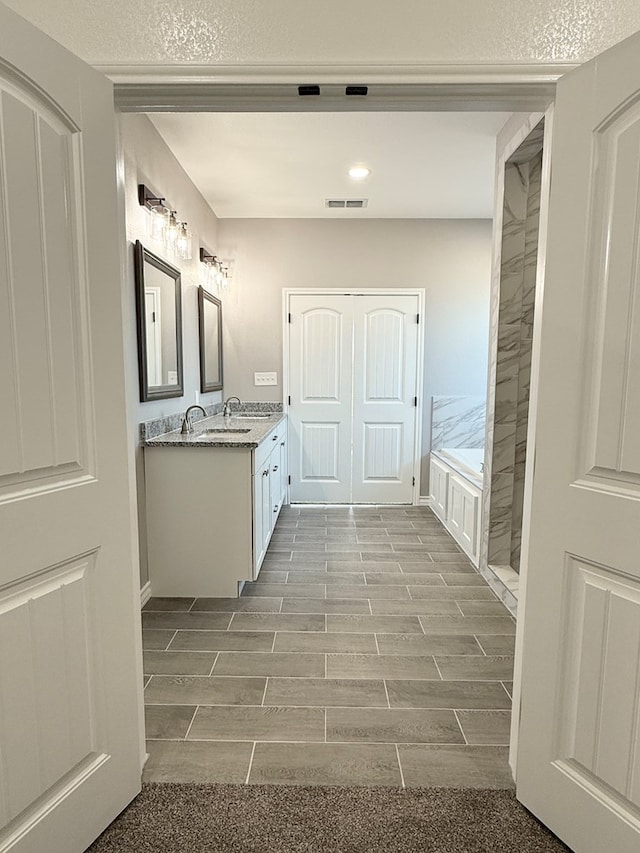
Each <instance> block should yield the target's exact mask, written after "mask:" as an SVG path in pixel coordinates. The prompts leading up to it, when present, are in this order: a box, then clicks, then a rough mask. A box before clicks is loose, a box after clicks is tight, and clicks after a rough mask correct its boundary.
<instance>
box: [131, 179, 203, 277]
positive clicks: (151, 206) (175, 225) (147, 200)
mask: <svg viewBox="0 0 640 853" xmlns="http://www.w3.org/2000/svg"><path fill="white" fill-rule="evenodd" d="M138 202H139V203H140V205H141V206H142V207H144V209H145V210H146V212H147V235H148V236H149V237H150V238H151V239H152V240H156V241H157V242H159V243H162V244H163V245H164V247H165V249H166V251H167V252H168V253H169V254H171V255H176V256H177V257H178V258H182V259H183V260H185V261H188V260H189V259H190V258H191V257H192V236H191V232H190V231H189V229H188V228H187V223H186V222H180V221H179V220H178V216H177V213H178V212H177V211H176V210H172V209H171V206H170V205H169V204H168V203H167V201H166V199H165V198H164V197H162V196H160V195H159V194H158V193H156V192H154V191H153V190H150V189H149V187H147V186H145V185H144V184H138Z"/></svg>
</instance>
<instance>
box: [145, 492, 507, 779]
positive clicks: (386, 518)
mask: <svg viewBox="0 0 640 853" xmlns="http://www.w3.org/2000/svg"><path fill="white" fill-rule="evenodd" d="M344 537H348V541H347V540H346V539H345V538H344ZM373 537H375V539H374V538H373ZM310 546H313V547H312V550H306V549H307V548H308V547H310ZM334 548H340V549H341V550H333V549H334ZM347 549H348V550H347ZM272 576H273V579H275V581H276V582H275V583H272V582H271V581H272ZM248 604H250V605H251V606H250V607H247V606H245V605H248ZM354 605H355V606H354ZM474 605H475V606H474ZM483 608H484V609H483ZM485 611H486V612H485ZM290 614H291V615H290ZM195 616H197V617H198V619H202V618H205V620H206V618H210V619H211V620H212V621H211V625H210V626H209V627H206V626H204V625H202V624H200V622H197V623H194V621H193V620H194V617H195ZM160 624H162V625H169V624H170V625H171V627H168V628H159V627H158V625H160ZM143 628H144V630H143V635H144V645H145V648H148V649H149V651H147V652H145V666H144V671H145V673H146V679H148V681H147V684H146V691H145V694H146V712H147V720H148V733H149V746H148V752H149V754H150V756H151V758H150V760H149V762H148V763H147V765H146V768H145V779H146V780H147V781H173V782H218V783H248V784H255V783H265V784H275V783H285V784H294V785H295V784H315V785H320V784H333V785H392V786H395V787H398V786H400V785H402V786H407V787H412V786H420V785H423V784H427V781H425V773H427V772H430V773H431V777H430V780H429V781H428V784H433V785H443V786H448V787H467V786H469V785H470V784H471V785H477V786H479V787H510V786H511V784H512V783H511V775H510V771H509V768H508V762H507V754H508V749H507V743H508V718H509V707H510V704H511V700H510V694H509V692H508V689H507V686H506V685H507V684H508V683H509V682H510V680H511V673H512V667H513V644H514V629H515V625H514V621H513V619H512V618H511V617H510V616H509V614H508V612H507V611H506V610H504V609H503V608H501V606H500V604H499V602H498V601H497V599H496V597H495V596H494V595H493V593H492V592H491V591H490V590H489V589H488V588H487V587H486V585H485V584H484V583H483V581H482V579H481V578H480V577H479V575H478V574H477V572H476V571H475V570H474V569H473V567H472V566H471V564H470V563H469V562H468V560H467V559H466V557H465V556H464V555H463V554H462V553H461V551H460V550H459V548H458V547H457V545H456V543H455V542H454V541H453V540H452V539H451V537H450V536H449V535H448V534H447V533H446V532H445V531H444V530H443V529H442V526H441V525H440V523H439V522H438V520H437V519H436V518H435V516H434V515H433V514H432V513H431V511H430V510H429V509H427V508H426V507H411V508H409V507H384V506H375V507H374V506H371V507H335V506H331V507H317V508H311V507H304V506H302V507H295V506H294V507H284V508H283V510H282V512H281V515H280V518H279V521H278V523H277V526H276V529H275V532H274V536H273V539H272V543H271V546H270V548H269V550H268V552H267V557H266V560H265V563H264V565H263V568H262V571H261V574H260V576H259V579H258V581H257V582H255V583H252V584H247V585H246V587H245V589H244V591H243V595H242V597H241V598H239V599H219V598H218V599H213V598H208V599H206V598H200V599H151V600H150V601H149V602H148V603H147V604H146V605H145V608H144V613H143ZM185 650H187V651H185ZM477 744H482V746H481V747H479V746H477ZM430 749H438V761H437V762H432V761H431V760H430V759H429V758H428V755H430V753H429V750H430ZM479 749H481V750H482V751H483V752H482V761H481V762H480V763H479V761H478V757H479V753H478V750H479ZM218 759H220V760H218ZM425 761H428V762H429V764H428V767H430V768H431V770H430V771H428V770H427V769H425V768H426V765H425V764H424V762H425ZM471 767H474V768H475V771H474V775H473V779H472V780H471V781H470V777H469V768H471Z"/></svg>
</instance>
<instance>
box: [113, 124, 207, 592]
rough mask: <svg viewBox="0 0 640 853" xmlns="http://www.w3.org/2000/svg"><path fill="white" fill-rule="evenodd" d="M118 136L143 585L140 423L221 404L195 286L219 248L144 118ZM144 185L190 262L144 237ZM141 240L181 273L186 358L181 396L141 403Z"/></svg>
mask: <svg viewBox="0 0 640 853" xmlns="http://www.w3.org/2000/svg"><path fill="white" fill-rule="evenodd" d="M119 124H120V137H121V144H122V148H123V153H124V187H125V205H126V224H127V269H128V276H127V277H128V280H129V300H128V303H127V305H126V306H125V312H126V316H127V334H126V342H127V353H126V356H127V365H128V371H129V383H128V384H129V387H130V388H131V389H132V392H133V394H132V398H131V399H130V400H129V410H128V419H129V429H130V430H131V434H132V435H134V436H135V455H136V478H137V483H138V522H139V528H140V565H141V579H142V582H143V583H145V582H146V580H147V557H146V523H145V515H144V501H145V487H144V464H143V463H144V459H143V453H142V450H141V448H140V446H139V439H138V424H139V423H140V422H141V421H147V420H151V419H152V418H157V417H162V416H163V415H171V414H174V413H175V412H181V411H184V410H185V409H186V408H187V406H188V405H190V404H191V403H194V402H196V399H197V398H199V400H198V401H199V402H201V403H203V404H204V403H214V402H217V401H219V400H220V396H221V395H220V392H212V393H209V394H202V395H200V394H199V388H200V363H199V348H198V285H199V284H201V283H204V279H202V278H201V277H202V275H203V269H202V264H201V263H200V261H199V260H198V248H199V244H200V240H202V242H204V244H205V245H206V246H207V248H209V249H210V250H211V251H215V250H216V247H217V235H218V220H217V218H216V216H215V214H214V213H213V211H212V210H211V208H210V207H209V205H208V204H207V203H206V201H205V200H204V198H203V197H202V196H201V195H200V193H199V192H198V190H197V189H196V187H195V186H194V185H193V183H192V182H191V180H190V179H189V177H188V175H187V174H186V173H185V171H184V170H183V169H182V167H181V166H180V164H179V163H178V161H177V160H176V159H175V157H174V156H173V154H172V153H171V152H170V151H169V149H168V148H167V146H166V145H165V143H164V141H163V140H162V138H161V137H160V135H159V134H158V132H157V131H156V129H155V128H154V127H153V125H152V124H151V122H150V121H149V119H148V118H147V117H146V116H144V115H121V116H120V121H119ZM139 183H142V184H147V185H148V186H150V187H151V188H152V189H153V190H154V191H155V192H158V193H160V194H161V195H163V196H164V197H166V199H167V201H168V202H170V203H171V205H172V206H173V207H174V209H175V210H177V211H178V216H179V218H180V219H183V220H186V221H187V223H188V224H189V228H190V230H191V231H192V233H193V255H194V257H193V259H192V260H189V261H183V260H179V259H176V258H173V257H168V256H167V255H166V252H165V251H164V249H163V248H162V246H158V245H155V244H154V243H153V241H151V240H150V239H148V238H147V237H146V233H145V231H146V215H145V213H144V210H143V209H142V208H141V207H140V205H139V203H138V184H139ZM136 240H140V241H141V242H142V243H143V244H144V245H145V246H146V247H147V248H148V249H150V250H151V251H152V252H155V253H156V254H158V255H160V256H162V257H165V259H166V260H168V261H169V263H171V264H173V266H176V267H178V268H179V269H180V271H181V273H182V349H183V358H184V362H183V364H184V396H183V397H173V398H171V399H168V400H154V401H152V402H149V403H141V402H140V396H139V392H138V388H139V383H138V356H137V333H136V315H135V287H134V273H133V244H134V243H135V241H136Z"/></svg>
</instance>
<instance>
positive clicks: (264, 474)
mask: <svg viewBox="0 0 640 853" xmlns="http://www.w3.org/2000/svg"><path fill="white" fill-rule="evenodd" d="M262 476H263V477H268V476H269V469H268V468H265V469H264V471H263V472H262Z"/></svg>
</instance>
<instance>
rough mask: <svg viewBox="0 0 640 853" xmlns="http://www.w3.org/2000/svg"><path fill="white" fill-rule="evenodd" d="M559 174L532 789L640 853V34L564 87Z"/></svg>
mask: <svg viewBox="0 0 640 853" xmlns="http://www.w3.org/2000/svg"><path fill="white" fill-rule="evenodd" d="M552 163H553V183H552V186H551V196H550V210H549V235H548V249H547V259H546V274H545V284H544V305H543V311H542V320H541V327H540V341H539V353H540V364H539V389H538V399H537V406H536V415H535V425H534V429H535V448H536V453H535V462H534V463H533V464H532V465H531V466H530V467H531V468H533V465H535V471H534V476H533V481H532V504H531V518H530V530H529V545H528V548H526V551H525V553H526V555H527V557H526V566H525V571H526V597H525V609H524V619H523V620H521V626H520V627H521V630H522V631H523V638H522V652H521V653H522V684H521V699H520V705H521V708H520V732H519V742H518V746H519V749H518V756H517V793H518V797H519V798H520V800H521V801H522V802H523V803H524V804H525V805H526V806H527V807H528V808H529V809H531V811H533V812H534V813H535V814H536V815H537V816H538V817H539V818H540V819H541V820H542V821H543V822H544V823H546V824H548V826H550V827H551V829H552V830H553V831H554V832H555V833H557V834H558V835H559V836H560V837H561V838H562V839H563V840H564V841H565V842H566V843H567V844H568V845H569V846H570V847H571V849H572V850H574V851H576V853H602V851H604V850H610V851H616V853H632V851H633V853H637V851H638V850H640V35H636V36H634V37H632V38H631V39H628V40H627V41H625V42H623V43H622V44H620V45H618V46H616V47H614V48H613V49H612V50H610V51H607V52H606V53H604V54H603V55H601V56H599V57H598V58H597V59H595V60H593V61H592V62H589V63H587V64H586V65H584V66H583V67H582V68H580V69H578V70H577V71H575V72H572V73H570V74H567V75H566V76H565V77H563V78H562V79H561V80H560V83H559V85H558V92H557V103H556V111H555V126H554V134H553V146H552ZM519 648H520V644H519Z"/></svg>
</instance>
